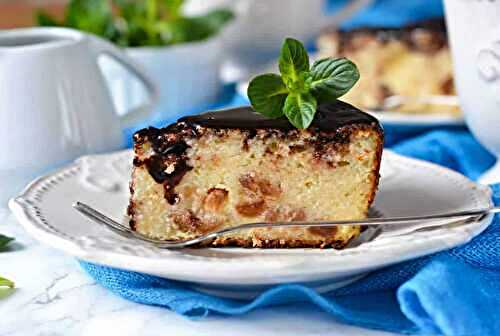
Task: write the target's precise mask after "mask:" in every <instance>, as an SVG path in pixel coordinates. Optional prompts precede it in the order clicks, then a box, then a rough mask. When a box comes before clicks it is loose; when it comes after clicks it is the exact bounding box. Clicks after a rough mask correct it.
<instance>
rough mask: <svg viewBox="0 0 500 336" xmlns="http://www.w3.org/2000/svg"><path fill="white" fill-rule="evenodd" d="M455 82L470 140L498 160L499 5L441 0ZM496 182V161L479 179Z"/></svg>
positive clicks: (499, 177)
mask: <svg viewBox="0 0 500 336" xmlns="http://www.w3.org/2000/svg"><path fill="white" fill-rule="evenodd" d="M445 10H446V23H447V26H448V31H449V36H450V42H451V49H452V53H453V63H454V69H455V82H456V86H457V90H458V95H459V99H460V103H461V105H462V109H463V111H464V113H465V119H466V122H467V125H468V126H469V128H470V130H471V131H472V133H473V134H474V136H475V137H476V138H477V139H478V140H479V142H480V143H481V144H483V145H484V146H485V147H486V148H487V149H488V150H489V151H490V152H491V153H493V154H494V155H495V156H496V157H497V158H499V157H500V1H496V0H445ZM480 182H482V183H494V182H500V160H497V163H496V164H495V166H494V167H493V168H491V169H490V170H489V171H487V172H486V173H485V174H484V175H483V176H482V177H481V179H480Z"/></svg>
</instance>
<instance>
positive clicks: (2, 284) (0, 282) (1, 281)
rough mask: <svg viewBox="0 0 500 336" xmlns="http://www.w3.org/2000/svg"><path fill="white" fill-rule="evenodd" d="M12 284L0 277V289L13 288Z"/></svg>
mask: <svg viewBox="0 0 500 336" xmlns="http://www.w3.org/2000/svg"><path fill="white" fill-rule="evenodd" d="M14 286H15V285H14V282H12V281H10V280H9V279H5V278H2V277H0V288H2V287H8V288H14Z"/></svg>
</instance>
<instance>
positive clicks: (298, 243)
mask: <svg viewBox="0 0 500 336" xmlns="http://www.w3.org/2000/svg"><path fill="white" fill-rule="evenodd" d="M353 238H354V237H353ZM351 240H352V239H350V240H332V241H321V240H316V241H304V240H277V239H273V240H269V239H268V240H260V239H254V240H251V239H235V238H218V239H217V240H215V241H212V242H210V243H207V244H206V245H203V246H200V247H242V248H334V249H337V250H341V249H343V248H345V247H346V246H347V244H349V242H350V241H351Z"/></svg>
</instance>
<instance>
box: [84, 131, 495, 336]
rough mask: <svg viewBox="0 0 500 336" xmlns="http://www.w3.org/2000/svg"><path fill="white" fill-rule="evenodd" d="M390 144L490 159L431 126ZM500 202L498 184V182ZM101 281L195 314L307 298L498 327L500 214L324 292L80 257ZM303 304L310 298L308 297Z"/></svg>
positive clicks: (472, 165) (475, 330) (382, 325)
mask: <svg viewBox="0 0 500 336" xmlns="http://www.w3.org/2000/svg"><path fill="white" fill-rule="evenodd" d="M393 150H395V151H396V152H398V153H400V154H403V155H408V156H412V157H415V158H419V159H426V160H429V161H432V162H435V163H438V164H441V165H444V166H447V167H449V168H452V169H455V170H457V171H459V172H461V173H463V174H465V175H467V176H469V177H471V178H476V177H478V176H479V175H480V174H481V172H483V171H484V170H485V169H487V168H488V167H489V166H491V165H492V164H493V162H494V159H493V157H492V156H491V155H490V154H489V153H488V152H487V151H486V150H485V149H483V148H482V147H481V146H480V145H479V144H478V143H477V142H476V141H475V140H474V138H473V137H472V136H471V135H470V133H468V132H467V131H465V130H455V131H451V130H448V131H443V130H437V131H431V132H428V133H426V134H424V135H422V136H419V137H416V138H412V139H407V140H404V141H402V142H399V143H397V144H396V145H395V146H394V147H393ZM492 189H493V198H494V201H495V203H496V204H500V184H497V185H493V186H492ZM81 265H82V267H83V269H85V270H86V271H87V272H88V273H89V274H90V275H91V276H92V277H93V278H95V279H96V281H97V282H98V283H100V284H101V285H103V286H104V287H106V288H108V289H109V290H111V291H112V292H115V293H116V294H118V295H120V296H122V297H124V298H126V299H129V300H132V301H135V302H138V303H142V304H148V305H155V306H162V307H166V308H168V309H171V310H172V311H175V312H176V313H178V314H181V315H184V316H186V317H189V318H192V319H199V318H203V317H205V316H206V315H207V314H209V313H218V314H226V315H240V314H245V313H247V312H248V311H251V310H253V309H257V308H260V307H265V306H272V305H284V304H285V305H294V304H297V303H298V302H301V303H300V304H301V305H303V304H305V303H306V304H308V305H309V306H311V309H314V308H313V306H317V307H319V308H321V309H322V310H324V311H325V312H327V313H329V314H331V315H332V317H333V318H335V319H337V320H339V321H342V322H345V323H350V324H353V325H358V326H362V327H367V328H374V329H381V330H386V331H393V332H401V333H409V334H424V335H429V334H431V335H435V334H436V335H453V336H455V335H459V336H462V335H463V336H466V335H467V336H468V335H482V336H483V335H484V336H489V335H497V334H499V333H500V316H499V315H500V313H499V310H498V307H500V218H499V217H498V216H496V217H495V219H494V222H493V223H492V225H491V226H490V227H489V228H488V229H487V230H486V231H485V232H484V233H482V234H481V235H479V236H478V237H476V238H475V239H473V240H472V241H471V242H470V243H468V244H466V245H464V246H460V247H457V248H455V249H452V250H449V251H445V252H442V253H438V254H435V255H432V256H427V257H423V258H419V259H416V260H412V261H409V262H405V263H402V264H398V265H395V266H391V267H388V268H384V269H381V270H378V271H375V272H373V273H371V274H370V275H369V276H367V277H365V278H363V279H361V280H359V281H357V282H355V283H353V284H351V285H349V286H347V287H343V288H340V289H338V290H336V291H334V292H332V293H329V294H327V295H320V294H318V293H316V292H315V291H314V290H313V289H311V288H307V287H306V286H302V285H300V284H293V285H281V286H276V287H274V288H272V289H270V290H267V291H265V292H263V293H262V294H261V295H260V296H259V297H257V298H256V299H254V300H251V301H241V300H231V299H225V298H219V297H215V296H210V295H207V294H203V293H199V292H196V291H194V290H192V289H190V288H189V287H188V286H186V284H183V283H182V282H177V281H172V280H167V279H161V278H158V277H154V276H149V275H144V274H139V273H134V272H128V271H123V270H118V269H113V268H109V267H105V266H99V265H94V264H89V263H85V262H81ZM304 302H305V303H304Z"/></svg>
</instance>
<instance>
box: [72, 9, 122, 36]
mask: <svg viewBox="0 0 500 336" xmlns="http://www.w3.org/2000/svg"><path fill="white" fill-rule="evenodd" d="M65 25H66V26H68V27H72V28H76V29H79V30H83V31H85V32H88V33H92V34H96V35H99V36H102V37H106V38H111V37H112V35H113V33H114V23H113V12H112V9H111V6H110V4H109V3H108V1H103V0H72V1H71V2H70V3H69V5H68V7H67V8H66V19H65Z"/></svg>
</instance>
